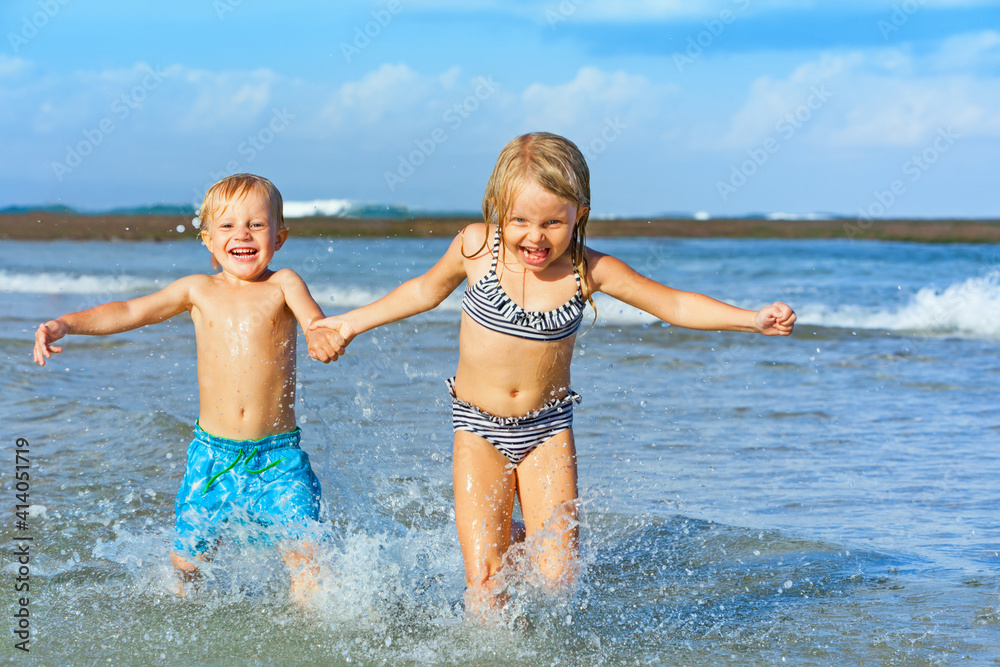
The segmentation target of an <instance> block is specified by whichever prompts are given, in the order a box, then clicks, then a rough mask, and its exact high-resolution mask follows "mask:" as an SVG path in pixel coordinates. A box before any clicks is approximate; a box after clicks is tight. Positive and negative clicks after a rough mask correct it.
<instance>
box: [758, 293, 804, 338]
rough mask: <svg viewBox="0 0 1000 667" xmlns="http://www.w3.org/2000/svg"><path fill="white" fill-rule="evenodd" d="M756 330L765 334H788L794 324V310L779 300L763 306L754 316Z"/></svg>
mask: <svg viewBox="0 0 1000 667" xmlns="http://www.w3.org/2000/svg"><path fill="white" fill-rule="evenodd" d="M754 324H755V325H756V326H757V331H759V332H761V333H762V334H764V335H765V336H788V335H790V334H791V333H792V328H793V327H794V325H795V312H794V311H793V310H792V309H791V308H789V307H788V305H787V304H784V303H782V302H780V301H777V302H775V303H772V304H771V305H770V306H764V307H763V308H761V309H760V311H759V312H758V313H757V316H756V317H755V318H754Z"/></svg>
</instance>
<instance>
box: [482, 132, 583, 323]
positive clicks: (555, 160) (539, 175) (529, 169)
mask: <svg viewBox="0 0 1000 667" xmlns="http://www.w3.org/2000/svg"><path fill="white" fill-rule="evenodd" d="M531 181H534V182H535V183H537V184H538V185H539V186H540V187H542V188H544V189H545V190H548V191H549V192H551V193H552V194H554V195H555V196H557V197H559V198H560V199H564V200H566V201H568V202H571V203H573V204H576V206H577V209H578V210H579V209H581V208H586V211H585V212H584V214H583V216H582V217H581V218H580V219H579V221H574V222H575V223H576V225H575V226H574V227H573V235H572V237H571V238H570V242H569V253H570V259H572V261H573V266H574V267H575V268H576V271H577V273H578V274H579V275H580V277H581V285H582V289H583V295H584V296H585V297H586V299H587V301H588V302H590V305H591V306H592V307H594V309H595V311H596V306H594V300H593V298H592V297H591V294H590V285H589V284H588V281H587V250H586V241H587V220H589V219H590V168H589V167H587V161H586V160H585V159H584V157H583V153H581V152H580V149H579V148H577V146H576V144H574V143H573V142H572V141H570V140H569V139H566V138H565V137H560V136H559V135H557V134H550V133H548V132H531V133H529V134H522V135H521V136H519V137H517V138H516V139H514V140H513V141H511V142H510V143H509V144H507V145H506V146H505V147H504V149H503V150H502V151H501V152H500V157H499V158H497V163H496V166H495V167H494V168H493V173H492V174H491V175H490V180H489V181H488V182H487V183H486V193H485V194H484V195H483V221H484V222H485V223H486V224H487V225H491V224H493V225H497V227H498V229H499V230H500V237H501V238H503V232H504V225H505V224H506V221H507V216H508V215H509V213H510V208H511V205H512V203H513V201H514V199H515V198H516V197H517V195H518V193H519V192H520V191H521V189H522V188H523V187H524V186H525V185H526V184H527V183H529V182H531ZM488 246H489V234H487V235H486V238H485V239H484V240H483V245H482V247H480V248H479V250H477V251H476V252H475V253H473V255H469V256H470V257H472V256H474V255H477V254H479V253H480V252H482V251H483V248H486V247H488ZM498 252H499V251H498Z"/></svg>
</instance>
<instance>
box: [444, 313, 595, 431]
mask: <svg viewBox="0 0 1000 667" xmlns="http://www.w3.org/2000/svg"><path fill="white" fill-rule="evenodd" d="M574 340H576V336H570V337H569V338H565V339H563V340H557V341H537V340H527V339H523V338H515V337H513V336H509V335H507V334H502V333H498V332H496V331H490V330H489V329H487V328H485V327H483V326H482V325H480V324H477V323H476V322H474V321H472V318H470V317H469V316H468V315H467V314H465V313H462V329H461V333H460V334H459V356H458V358H459V362H458V372H457V373H456V377H455V393H456V395H457V396H458V397H459V398H460V399H462V400H463V401H468V402H469V403H472V404H473V405H475V406H477V407H478V408H480V409H482V410H485V411H486V412H488V413H490V414H492V415H496V416H498V417H520V416H523V415H526V414H528V413H529V412H532V411H534V410H537V409H539V408H541V407H542V406H544V405H545V404H546V403H548V402H549V401H551V400H552V399H553V398H562V397H563V396H565V395H566V394H567V392H568V391H569V389H570V362H571V361H572V358H573V342H574Z"/></svg>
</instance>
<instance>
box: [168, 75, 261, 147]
mask: <svg viewBox="0 0 1000 667" xmlns="http://www.w3.org/2000/svg"><path fill="white" fill-rule="evenodd" d="M178 69H179V68H178ZM178 74H179V76H178V77H177V80H176V82H175V83H174V88H175V90H174V91H172V93H171V97H172V98H173V99H175V100H186V101H184V102H182V106H183V107H184V111H183V112H182V113H181V114H180V115H179V117H178V118H177V121H176V127H177V129H178V130H179V131H180V132H181V133H183V134H189V133H190V134H198V133H202V132H212V131H215V130H219V129H224V128H232V127H239V126H243V125H248V124H250V123H252V122H253V121H254V119H256V118H257V117H258V116H259V114H261V113H262V112H264V111H265V110H267V109H268V107H269V106H270V104H271V98H272V88H273V87H274V86H275V85H276V84H277V83H279V82H280V81H281V79H280V77H278V76H277V75H276V74H275V73H274V72H272V71H270V70H267V69H259V70H255V71H253V72H206V71H204V70H182V71H180V72H178ZM178 88H180V89H181V90H180V91H178V90H176V89H178ZM184 88H186V90H184ZM178 93H180V94H178Z"/></svg>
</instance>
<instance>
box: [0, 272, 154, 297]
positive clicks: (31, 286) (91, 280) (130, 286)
mask: <svg viewBox="0 0 1000 667" xmlns="http://www.w3.org/2000/svg"><path fill="white" fill-rule="evenodd" d="M160 287H162V285H161V283H160V281H158V280H154V279H151V278H140V277H138V276H130V275H126V274H118V275H112V276H107V275H92V274H83V275H75V274H72V273H63V272H55V273H12V272H8V271H0V291H4V292H16V293H21V294H127V293H131V292H142V291H146V292H149V291H153V290H157V289H160Z"/></svg>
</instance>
